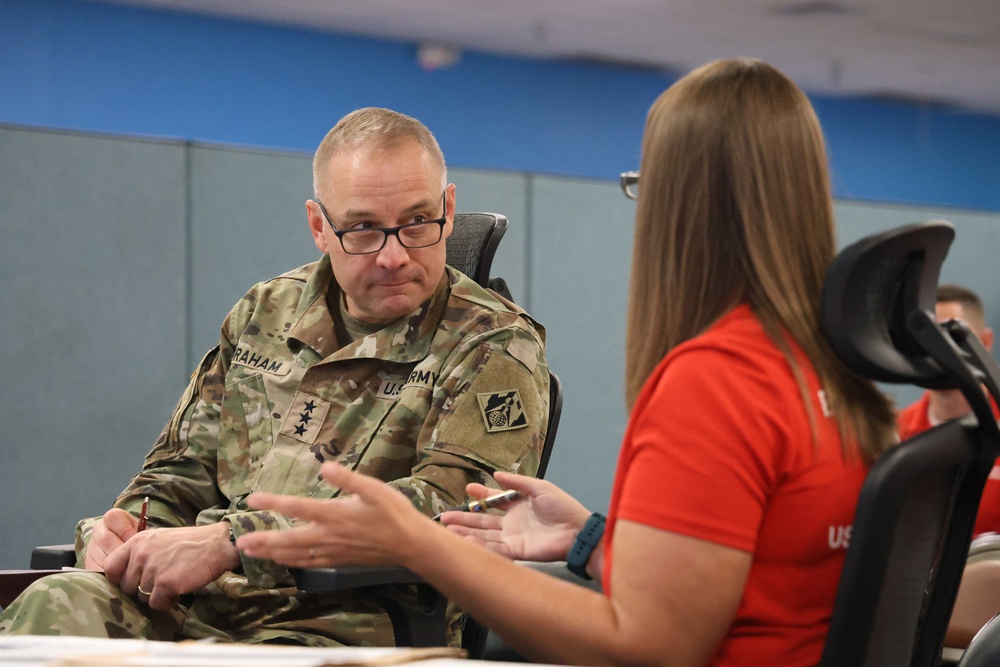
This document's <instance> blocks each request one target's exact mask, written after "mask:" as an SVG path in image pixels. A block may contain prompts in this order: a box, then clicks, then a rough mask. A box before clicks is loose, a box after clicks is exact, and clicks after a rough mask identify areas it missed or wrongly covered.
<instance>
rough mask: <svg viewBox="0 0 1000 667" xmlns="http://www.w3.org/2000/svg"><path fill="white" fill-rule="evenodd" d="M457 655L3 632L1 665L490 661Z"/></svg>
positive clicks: (203, 666) (324, 665) (451, 666)
mask: <svg viewBox="0 0 1000 667" xmlns="http://www.w3.org/2000/svg"><path fill="white" fill-rule="evenodd" d="M435 652H436V653H435ZM449 653H451V655H449ZM454 653H455V651H454V649H406V648H398V649H396V648H305V647H295V646H253V645H247V644H221V643H210V642H202V641H186V642H176V643H175V642H156V641H147V640H143V639H92V638H87V637H43V636H0V664H2V665H4V667H99V666H100V667H117V666H121V667H334V666H341V667H347V666H358V667H369V666H381V665H400V664H409V663H411V662H414V661H417V663H416V664H419V665H420V667H468V666H469V665H485V664H487V663H484V662H481V661H479V660H465V659H462V658H459V657H453V656H454ZM434 656H438V657H434ZM488 664H489V665H491V666H494V667H502V666H503V665H510V666H511V667H513V665H514V663H502V662H491V663H488Z"/></svg>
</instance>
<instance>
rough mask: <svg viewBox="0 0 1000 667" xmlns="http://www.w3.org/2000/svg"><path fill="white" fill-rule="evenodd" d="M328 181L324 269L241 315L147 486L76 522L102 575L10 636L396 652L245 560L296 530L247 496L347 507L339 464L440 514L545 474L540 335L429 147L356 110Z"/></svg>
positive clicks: (352, 612)
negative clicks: (483, 487)
mask: <svg viewBox="0 0 1000 667" xmlns="http://www.w3.org/2000/svg"><path fill="white" fill-rule="evenodd" d="M313 178H314V183H313V188H314V193H315V199H314V200H309V201H308V202H306V209H307V217H308V221H309V227H310V230H311V232H312V235H313V238H314V240H315V243H316V246H317V248H318V249H319V250H320V251H321V252H322V253H323V257H322V259H320V260H319V261H318V262H314V263H312V264H309V265H307V266H304V267H302V268H299V269H296V270H294V271H291V272H290V273H287V274H285V275H282V276H279V277H278V278H274V279H272V280H269V281H266V282H263V283H260V284H258V285H256V286H255V287H254V288H253V289H251V290H250V292H249V293H248V294H247V295H246V296H245V297H243V299H242V300H241V301H240V302H239V303H237V304H236V306H235V307H234V308H233V309H232V311H231V312H230V313H229V316H228V317H227V318H226V320H225V323H224V324H223V327H222V336H221V340H220V344H219V345H218V346H217V347H216V348H215V349H213V350H211V351H210V352H209V353H208V354H207V355H206V357H205V358H204V360H203V361H202V362H201V364H200V366H199V368H198V370H197V371H196V372H195V373H194V375H193V376H192V378H191V382H190V384H189V385H188V387H187V389H186V391H185V392H184V394H183V396H182V397H181V400H180V403H179V404H178V405H177V408H176V409H175V411H174V413H173V416H172V417H171V419H170V422H169V423H168V424H167V426H166V428H165V429H164V431H163V434H162V435H161V436H160V438H159V440H158V441H157V443H156V445H155V446H154V447H153V449H152V451H151V452H150V453H149V454H148V455H147V457H146V461H145V463H144V466H143V469H142V471H141V472H139V473H138V474H137V475H136V476H135V477H134V478H133V479H132V482H131V483H130V484H129V486H128V487H127V488H126V489H125V490H124V491H123V492H122V494H121V495H120V496H119V497H118V499H117V501H116V502H115V504H114V508H113V509H111V510H109V511H108V512H107V513H105V515H104V516H103V517H96V518H93V519H87V520H84V521H82V522H81V523H80V525H79V526H78V528H77V545H76V546H77V554H78V564H79V566H80V567H84V568H86V569H87V570H93V571H91V572H66V573H61V574H56V575H52V576H50V577H46V578H43V579H41V580H39V581H37V582H35V584H33V585H32V586H31V587H30V588H28V589H27V590H26V591H25V592H24V593H23V594H22V595H21V596H20V597H19V598H18V599H17V600H16V601H15V602H14V603H13V604H12V605H11V606H10V607H9V608H8V609H6V610H5V611H4V613H3V614H2V616H0V632H9V633H13V632H20V633H26V634H29V633H30V634H74V635H94V636H111V637H146V638H154V639H180V638H197V637H215V638H219V639H223V640H231V641H246V642H283V643H301V644H308V645H336V644H358V645H389V644H391V643H392V633H391V626H390V625H389V622H388V618H387V617H386V616H385V615H384V614H383V613H382V612H381V610H380V609H379V608H378V607H377V606H376V605H374V604H372V603H371V602H370V601H369V600H367V599H365V597H364V596H363V595H359V594H355V593H351V594H330V595H306V594H303V593H299V592H297V591H296V590H295V589H294V582H293V580H292V578H291V577H290V575H289V573H288V571H287V569H286V568H284V567H282V566H278V565H276V564H275V563H273V562H270V561H260V560H254V559H252V558H249V557H243V556H242V555H241V554H240V552H239V551H238V550H237V548H236V546H235V545H234V541H235V538H236V537H238V536H239V535H241V534H243V533H246V532H249V531H256V530H278V529H282V528H285V527H288V526H289V525H290V520H289V519H288V518H286V517H284V516H281V515H279V514H276V513H273V512H269V511H251V510H249V509H248V508H247V505H246V502H245V500H246V498H247V496H249V495H250V494H251V493H253V492H255V491H269V492H273V493H283V494H294V495H303V496H309V497H315V498H324V497H333V496H336V495H338V493H339V490H338V489H333V488H330V487H329V486H328V485H327V484H326V483H325V482H324V481H323V480H322V478H321V477H320V475H319V468H320V465H321V464H322V463H323V462H324V461H338V462H340V463H343V464H344V465H347V466H349V467H351V468H353V469H355V470H358V471H360V472H363V473H365V474H368V475H371V476H373V477H376V478H378V479H382V480H385V482H386V483H388V484H391V485H393V486H395V487H396V488H398V489H399V490H400V491H401V492H402V493H404V494H406V495H407V496H408V497H409V498H410V499H411V500H412V501H413V503H414V505H416V506H417V507H418V508H419V509H421V510H422V511H423V512H424V513H426V514H428V515H433V514H436V513H438V512H440V511H442V510H444V509H446V508H448V507H450V506H453V505H456V504H458V503H460V502H462V501H463V500H464V498H465V485H466V484H467V483H469V482H473V481H478V482H482V483H487V484H492V485H494V486H495V483H494V482H493V481H492V478H491V473H492V471H494V470H506V471H511V472H520V473H524V474H533V473H534V472H535V471H536V470H537V466H538V457H539V454H540V452H541V447H542V441H543V439H544V436H545V430H546V428H547V424H546V421H547V414H548V368H547V365H546V362H545V358H544V354H543V339H544V332H543V329H542V328H541V327H540V326H539V325H537V324H536V323H535V322H533V321H532V320H531V319H530V318H529V317H528V316H527V315H526V314H525V313H524V311H522V310H521V309H519V308H518V307H517V306H515V305H513V304H511V303H509V302H506V301H502V300H500V299H499V298H498V297H497V296H496V295H494V294H493V293H491V292H487V291H486V290H484V289H482V288H481V287H479V286H478V285H477V284H475V283H474V282H473V281H472V280H470V279H469V278H467V277H466V276H464V275H462V274H461V273H458V272H457V271H454V270H453V269H451V268H450V267H446V266H445V244H444V242H443V241H444V239H445V238H446V237H447V236H448V235H449V234H450V233H451V229H452V225H453V222H454V219H453V216H454V210H455V186H454V184H448V183H447V178H446V169H445V164H444V158H443V156H442V155H441V151H440V149H439V148H438V145H437V142H436V141H435V140H434V138H433V136H432V135H431V134H430V132H429V131H428V130H427V129H426V128H425V127H424V126H423V125H422V124H420V123H419V122H417V121H416V120H414V119H412V118H409V117H407V116H403V115H401V114H397V113H395V112H391V111H388V110H385V109H362V110H359V111H356V112H354V113H352V114H349V115H348V116H346V117H345V118H344V119H342V120H341V121H340V122H339V123H338V124H337V126H336V127H334V128H333V129H332V130H331V131H330V133H329V134H328V135H327V137H326V138H325V139H324V140H323V142H322V143H321V144H320V147H319V149H318V150H317V152H316V156H315V159H314V162H313ZM145 497H148V498H149V500H150V504H149V512H148V517H149V519H148V521H149V528H150V529H149V530H145V531H141V532H138V531H137V527H138V519H137V515H138V514H139V513H140V507H141V505H142V501H143V498H145ZM428 529H430V530H436V529H437V528H431V527H429V528H428ZM101 571H103V572H104V574H101ZM410 592H411V591H409V589H405V588H404V589H403V590H401V591H400V594H401V595H406V594H409V593H410Z"/></svg>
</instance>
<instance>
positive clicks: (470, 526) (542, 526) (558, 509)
mask: <svg viewBox="0 0 1000 667" xmlns="http://www.w3.org/2000/svg"><path fill="white" fill-rule="evenodd" d="M493 478H494V479H495V480H496V481H497V483H498V484H500V486H502V487H503V488H505V489H514V490H516V491H518V492H520V494H521V496H520V498H518V499H516V500H513V501H511V502H509V503H507V504H506V505H505V506H504V508H503V509H505V510H506V511H505V512H504V513H503V514H493V513H486V512H445V513H444V514H442V515H441V522H442V523H443V524H445V525H446V526H448V529H449V530H451V531H453V532H455V533H458V534H459V535H462V536H464V537H465V538H466V539H469V540H472V541H475V542H477V543H479V544H482V545H484V546H486V547H488V548H490V549H492V550H493V551H495V552H497V553H499V554H501V555H503V556H506V557H507V558H512V559H517V560H533V561H546V562H548V561H557V560H564V559H565V558H566V554H567V553H569V549H570V547H571V546H573V540H575V539H576V534H577V533H578V532H579V531H580V529H581V528H583V525H584V524H585V523H586V522H587V518H588V517H589V516H590V512H589V511H588V510H587V508H585V507H584V506H583V505H581V504H580V503H579V502H577V501H576V500H575V499H574V498H573V497H572V496H570V495H569V494H568V493H566V492H565V491H563V490H562V489H560V488H559V487H557V486H556V485H555V484H552V483H551V482H546V481H545V480H541V479H536V478H534V477H525V476H523V475H512V474H510V473H505V472H500V471H497V472H496V473H494V475H493ZM466 492H467V493H468V494H469V497H471V498H473V499H480V498H486V497H488V496H490V495H492V494H494V493H496V489H491V488H489V487H486V486H483V485H482V484H469V485H468V486H467V487H466Z"/></svg>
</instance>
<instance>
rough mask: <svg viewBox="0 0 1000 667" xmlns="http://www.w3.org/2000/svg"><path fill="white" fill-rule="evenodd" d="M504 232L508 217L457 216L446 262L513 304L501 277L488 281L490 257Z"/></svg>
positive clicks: (486, 215) (496, 214)
mask: <svg viewBox="0 0 1000 667" xmlns="http://www.w3.org/2000/svg"><path fill="white" fill-rule="evenodd" d="M505 233H507V218H506V217H505V216H502V215H500V214H499V213H456V214H455V224H454V227H453V229H452V232H451V236H449V237H448V241H447V243H446V246H447V247H446V250H447V260H446V261H447V263H448V265H449V266H451V267H453V268H456V269H458V270H459V271H461V272H462V273H464V274H465V275H467V276H469V277H470V278H472V279H473V280H475V281H476V282H477V283H479V284H480V285H482V286H483V287H488V288H489V289H491V290H493V291H494V292H496V293H497V294H500V295H501V296H503V297H504V298H505V299H507V300H508V301H513V300H514V299H513V297H512V296H511V294H510V290H509V289H508V288H507V283H506V282H505V281H504V279H503V278H491V277H490V269H491V268H492V266H493V256H494V255H496V252H497V246H499V245H500V240H501V239H503V235H504V234H505Z"/></svg>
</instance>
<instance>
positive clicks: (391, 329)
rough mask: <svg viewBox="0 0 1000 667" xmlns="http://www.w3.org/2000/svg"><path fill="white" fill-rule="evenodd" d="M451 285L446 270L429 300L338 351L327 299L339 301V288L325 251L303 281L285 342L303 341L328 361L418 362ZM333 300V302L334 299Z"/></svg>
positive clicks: (432, 332) (424, 355) (435, 325)
mask: <svg viewBox="0 0 1000 667" xmlns="http://www.w3.org/2000/svg"><path fill="white" fill-rule="evenodd" d="M451 283H452V280H451V277H450V273H449V270H446V271H445V273H444V275H442V276H441V280H440V282H438V286H437V289H435V290H434V293H433V294H432V295H431V298H430V299H428V300H427V301H425V302H424V303H423V304H421V305H420V307H419V308H417V309H416V310H414V311H413V312H412V313H409V314H408V315H404V316H403V317H401V318H399V319H398V320H396V321H395V322H392V323H390V324H388V325H387V326H386V327H385V328H383V329H381V330H379V331H377V332H375V333H373V334H371V335H368V336H365V337H364V338H360V339H358V340H356V341H354V342H353V343H351V344H350V345H347V346H345V347H344V348H343V349H340V344H339V342H338V341H337V339H336V334H335V333H334V326H333V317H332V316H331V315H330V309H329V306H328V305H327V298H326V297H327V292H328V291H330V292H336V293H337V294H334V295H333V296H336V297H337V298H338V299H339V298H340V295H339V293H340V286H339V285H338V284H337V281H336V279H335V278H334V276H333V267H332V266H331V265H330V257H329V256H328V255H323V257H322V258H321V259H320V261H318V262H317V263H316V266H315V268H314V269H313V271H312V273H311V274H310V275H309V277H308V278H307V280H306V286H305V289H304V290H303V291H302V297H301V298H300V299H299V306H298V308H297V309H296V313H297V317H296V319H295V322H294V323H293V324H292V327H291V329H290V330H289V332H288V338H289V345H294V344H303V345H307V346H309V347H311V348H312V349H313V350H315V351H316V353H317V354H318V355H319V356H320V357H322V358H323V359H324V360H329V361H333V360H335V359H357V358H364V359H368V358H370V359H383V360H386V361H394V362H398V363H411V362H414V361H419V360H421V359H423V358H424V357H426V356H427V353H428V351H429V350H430V345H431V341H432V339H433V334H434V330H435V329H436V328H437V326H438V323H440V321H441V317H442V315H443V313H444V308H445V305H446V304H447V302H448V297H449V296H450V295H451ZM332 300H333V301H334V303H336V299H332ZM331 357H334V358H335V359H333V358H331Z"/></svg>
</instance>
